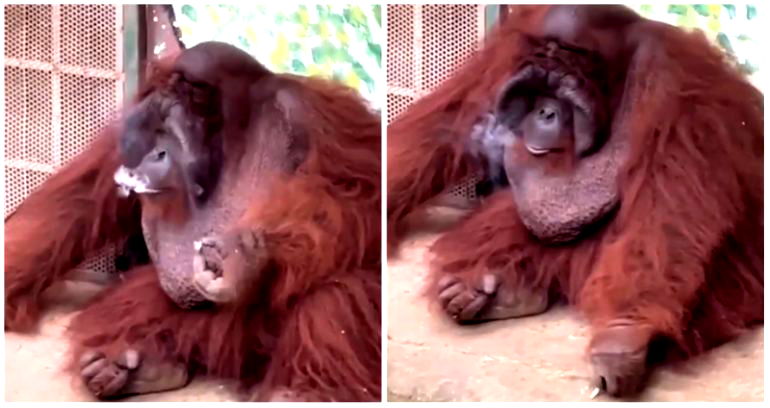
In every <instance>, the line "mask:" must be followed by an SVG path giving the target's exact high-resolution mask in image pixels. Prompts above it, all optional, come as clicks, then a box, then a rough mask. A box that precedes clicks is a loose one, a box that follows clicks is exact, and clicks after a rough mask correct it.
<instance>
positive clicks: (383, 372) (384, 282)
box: [379, 4, 390, 402]
mask: <svg viewBox="0 0 770 408" xmlns="http://www.w3.org/2000/svg"><path fill="white" fill-rule="evenodd" d="M382 11H383V12H382V13H381V14H382V20H381V21H382V27H384V28H385V29H384V30H380V41H382V46H381V47H380V50H381V52H382V56H381V61H383V63H382V66H381V67H380V75H379V77H380V81H382V88H383V89H384V90H385V92H381V93H380V95H381V96H380V97H381V98H382V99H383V100H382V102H381V103H380V115H381V116H380V123H381V126H382V127H381V129H382V130H381V131H380V138H381V139H380V140H381V141H380V146H381V151H380V161H381V163H380V168H381V169H382V170H381V172H380V176H381V181H380V188H381V190H382V193H381V194H380V197H381V199H382V202H381V203H380V219H381V220H382V224H381V227H380V231H381V232H380V236H381V237H382V239H381V240H380V245H381V248H380V259H381V262H380V264H381V265H382V266H381V267H380V289H381V290H380V304H381V305H382V313H381V316H382V317H381V319H382V320H381V321H380V327H381V329H380V341H381V343H382V344H381V346H380V364H381V366H380V384H381V387H380V393H381V400H382V401H383V402H387V401H388V285H389V284H388V233H387V231H388V204H387V203H388V163H387V161H388V154H387V153H388V138H387V136H386V135H387V126H388V120H387V115H388V113H387V112H388V110H389V109H390V108H389V107H388V92H387V86H386V85H387V81H388V74H387V72H388V70H387V64H388V61H387V56H388V35H387V34H385V33H387V32H388V29H387V28H388V6H387V5H386V4H383V5H382Z"/></svg>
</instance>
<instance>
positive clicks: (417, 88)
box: [412, 4, 423, 99]
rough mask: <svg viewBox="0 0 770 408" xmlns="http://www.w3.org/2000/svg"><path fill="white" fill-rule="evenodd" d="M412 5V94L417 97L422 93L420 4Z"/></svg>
mask: <svg viewBox="0 0 770 408" xmlns="http://www.w3.org/2000/svg"><path fill="white" fill-rule="evenodd" d="M412 7H414V8H413V10H414V32H413V38H412V40H413V45H412V47H413V49H414V67H413V68H414V95H415V99H417V98H419V97H420V95H421V94H422V74H421V73H422V43H423V38H422V5H421V4H415V5H413V6H412Z"/></svg>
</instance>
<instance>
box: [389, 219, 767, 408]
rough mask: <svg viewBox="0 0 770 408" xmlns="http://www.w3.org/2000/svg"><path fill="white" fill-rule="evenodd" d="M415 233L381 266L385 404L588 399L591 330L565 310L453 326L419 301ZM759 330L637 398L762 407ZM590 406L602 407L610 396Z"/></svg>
mask: <svg viewBox="0 0 770 408" xmlns="http://www.w3.org/2000/svg"><path fill="white" fill-rule="evenodd" d="M435 238H436V235H435V234H433V235H425V234H423V235H421V236H414V237H412V238H411V239H409V240H407V242H405V243H404V245H403V246H402V249H401V252H400V253H399V256H398V257H397V258H396V259H391V260H389V262H388V288H389V289H388V292H389V293H388V297H389V299H388V301H389V302H388V396H389V398H390V400H391V401H589V400H590V398H589V395H590V393H591V391H592V390H591V388H590V387H589V378H590V377H589V375H590V367H589V365H588V364H587V361H586V359H585V357H584V350H585V348H586V346H587V343H588V338H587V334H588V327H587V326H586V324H585V323H584V322H583V321H581V320H580V318H579V316H577V315H576V314H574V313H573V312H572V311H571V310H569V309H567V308H566V307H561V308H556V309H554V310H550V311H549V312H547V313H545V314H543V315H540V316H534V317H528V318H523V319H512V320H507V321H498V322H492V323H486V324H482V325H477V326H464V327H462V326H458V325H456V324H454V323H452V322H451V321H449V320H448V319H444V318H443V316H441V315H440V313H433V314H430V313H429V310H428V306H427V302H426V300H425V298H424V297H422V296H421V290H422V288H423V285H424V279H425V277H426V272H427V269H426V262H425V255H426V253H427V251H426V246H427V245H428V244H429V243H430V242H432V241H433V240H434V239H435ZM763 362H764V334H763V330H762V329H757V330H754V331H752V332H751V333H748V334H747V335H745V336H743V337H741V338H740V339H738V340H737V341H734V342H732V343H729V344H727V345H725V346H722V347H720V348H717V349H715V350H713V351H712V352H710V353H708V354H706V355H704V356H702V357H699V358H697V359H694V360H691V361H689V362H687V363H685V364H681V365H680V366H677V367H672V366H668V367H664V368H663V369H661V370H658V371H657V372H656V373H655V374H654V375H653V377H652V379H651V383H650V386H649V388H648V389H647V391H646V392H645V393H644V394H643V395H641V396H640V398H641V400H643V401H762V400H763V398H764V370H763ZM597 400H600V401H601V400H606V401H609V400H611V398H609V397H607V396H604V395H602V396H599V397H598V398H597Z"/></svg>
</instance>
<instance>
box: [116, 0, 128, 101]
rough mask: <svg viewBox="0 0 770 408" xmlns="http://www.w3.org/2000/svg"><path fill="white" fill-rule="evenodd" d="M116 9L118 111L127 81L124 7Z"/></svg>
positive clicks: (119, 6) (119, 5) (118, 5)
mask: <svg viewBox="0 0 770 408" xmlns="http://www.w3.org/2000/svg"><path fill="white" fill-rule="evenodd" d="M113 7H115V41H116V44H115V50H116V51H115V54H116V56H117V58H116V59H115V67H114V69H115V72H118V73H120V75H119V77H118V80H117V81H115V98H116V100H115V102H116V104H115V106H116V107H117V109H116V110H119V109H121V108H122V107H123V84H124V82H125V80H126V73H125V71H124V66H123V7H124V6H123V5H121V4H117V5H114V6H113Z"/></svg>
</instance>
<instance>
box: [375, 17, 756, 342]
mask: <svg viewBox="0 0 770 408" xmlns="http://www.w3.org/2000/svg"><path fill="white" fill-rule="evenodd" d="M546 10H547V8H546V7H535V8H531V9H525V10H523V11H522V12H520V13H519V14H518V15H516V16H512V17H510V18H509V19H508V20H507V21H505V22H504V23H503V24H502V25H501V26H499V27H497V30H496V31H495V32H494V34H492V35H491V36H490V37H489V38H488V40H487V42H486V43H485V45H484V47H483V48H482V49H481V50H480V51H479V52H478V53H476V55H474V56H473V57H472V58H471V59H470V60H469V61H467V62H466V63H465V65H464V66H463V67H461V68H460V69H458V70H457V72H456V74H455V75H454V76H453V77H451V78H450V79H449V80H447V81H446V82H445V83H444V84H443V85H442V86H441V87H439V88H438V89H437V90H435V91H434V92H432V93H431V94H429V95H428V96H426V97H424V98H423V99H421V100H419V101H418V102H416V103H415V105H413V106H412V107H411V108H410V109H409V110H407V111H406V112H405V113H404V114H402V115H401V116H400V117H399V118H397V119H396V120H395V121H394V122H393V123H392V124H391V125H390V127H389V129H388V186H387V188H388V218H389V221H388V230H389V234H390V235H389V238H388V240H389V245H388V246H389V250H390V252H391V253H393V252H394V251H395V249H396V248H397V245H398V241H399V239H400V238H401V237H402V236H403V235H404V233H405V231H404V228H405V225H406V223H405V219H406V216H407V214H409V213H412V212H414V211H415V210H418V209H420V208H421V206H423V205H425V204H426V203H427V200H428V199H429V198H430V197H433V196H435V195H437V194H438V193H440V192H442V191H445V189H447V188H448V187H449V186H451V185H452V184H453V183H457V182H459V181H460V180H461V179H462V178H463V177H465V176H466V175H467V174H469V172H471V171H481V170H482V169H483V167H482V166H481V165H480V164H479V163H477V162H475V161H474V160H473V158H472V157H471V156H470V155H469V154H468V153H467V138H468V135H469V133H470V132H469V131H470V128H471V126H472V125H473V123H474V121H475V120H476V118H478V117H479V116H480V115H481V114H482V113H484V112H486V111H488V110H489V107H490V104H491V103H492V102H493V99H494V97H495V96H496V95H497V94H498V91H499V89H500V88H501V85H502V84H503V83H504V82H505V81H506V80H507V78H510V76H511V75H512V74H513V72H512V70H513V69H515V68H516V61H517V60H519V59H520V56H522V55H526V54H527V52H528V48H527V45H526V41H523V40H522V35H521V33H522V32H535V31H534V28H536V27H538V24H539V22H540V21H541V19H542V18H543V16H544V14H545V12H546ZM640 34H641V35H644V36H650V38H657V40H658V47H657V48H656V51H655V55H654V58H653V59H651V60H650V61H652V62H651V63H650V65H649V66H643V67H639V70H638V71H636V73H635V74H634V76H633V77H631V78H630V80H631V81H633V82H634V83H636V84H643V85H644V86H640V87H638V88H637V90H636V91H634V92H636V94H635V95H634V100H635V101H636V103H635V104H634V105H633V106H632V107H631V110H630V113H629V114H628V117H627V118H626V119H628V120H627V122H626V124H627V125H626V127H625V129H624V130H625V131H626V135H627V136H625V137H628V138H629V140H630V142H631V146H632V148H631V156H630V158H629V159H628V161H627V162H626V163H625V165H624V167H623V168H622V171H621V179H620V180H619V185H620V186H621V197H622V199H621V206H620V208H619V210H618V212H617V213H616V214H615V215H614V217H613V218H612V219H611V220H610V221H609V223H608V224H607V225H604V226H602V227H601V229H600V230H598V231H596V232H595V233H593V234H591V235H588V236H586V237H584V238H581V239H580V240H578V241H576V242H573V243H570V244H566V245H559V246H547V245H544V244H542V243H539V242H538V241H537V240H536V239H534V238H533V237H532V236H531V234H529V233H528V232H527V231H526V229H525V228H524V226H523V225H522V223H521V221H520V220H519V219H518V216H517V214H516V208H515V205H514V202H513V200H512V198H511V197H510V192H509V191H498V192H496V193H494V194H493V195H492V196H491V197H489V198H488V199H487V200H486V201H485V202H484V203H483V204H482V205H481V206H480V207H479V208H477V209H476V210H475V211H474V212H472V213H471V214H470V215H469V216H468V217H467V218H466V219H464V220H463V221H461V222H460V223H459V224H458V225H456V226H455V227H454V228H453V229H451V230H450V231H449V232H447V233H446V234H444V235H443V236H442V237H441V238H440V239H439V240H438V241H437V242H436V243H435V244H434V246H433V247H432V252H433V253H434V254H435V261H434V263H433V264H432V276H433V279H434V285H435V280H437V279H438V278H440V277H441V276H442V274H443V273H454V274H459V275H461V276H463V277H464V278H467V279H468V280H469V281H471V277H473V276H479V275H480V274H482V273H486V272H488V271H496V272H499V273H501V274H502V278H503V279H502V280H503V284H506V285H526V286H527V287H531V288H533V290H551V291H553V292H555V293H557V294H559V295H561V296H562V297H563V298H565V299H566V300H567V301H568V302H570V303H572V304H575V305H577V307H578V308H579V309H580V310H581V311H582V312H584V314H585V316H587V318H588V319H589V321H590V322H591V323H592V326H593V327H594V329H597V330H599V329H602V328H603V327H605V325H606V324H608V322H610V321H612V320H615V319H621V318H628V319H632V320H633V321H636V322H638V323H640V324H650V325H652V326H653V327H654V329H655V331H656V334H657V335H660V336H664V337H666V338H668V339H671V340H673V344H676V345H678V346H679V347H677V348H676V350H678V351H681V352H684V354H685V355H691V354H694V353H698V352H701V351H703V350H704V349H706V348H708V347H712V346H715V345H718V344H720V343H722V342H724V341H727V340H729V339H731V338H734V337H735V336H736V335H738V334H739V333H741V332H742V331H744V330H745V329H746V328H747V327H749V326H750V325H752V324H754V323H761V322H762V321H763V320H764V315H763V290H764V279H763V249H762V247H763V246H762V244H763V235H762V234H763V222H764V221H763V184H762V183H763V160H764V156H763V148H764V141H763V124H764V122H763V101H762V95H761V93H760V92H759V91H758V90H756V89H755V88H754V87H753V86H752V85H751V84H750V83H749V82H748V81H747V80H746V79H745V78H744V76H743V75H742V74H740V73H739V72H738V70H737V69H736V68H735V67H734V65H733V64H732V63H731V62H730V61H728V59H727V58H726V57H725V56H724V55H723V53H722V52H721V51H720V50H718V49H717V48H716V47H715V46H713V45H712V44H710V43H709V42H708V40H707V39H706V38H705V37H704V36H703V35H702V34H701V33H698V32H685V31H683V30H680V29H677V28H674V27H670V26H664V25H662V24H647V25H645V26H644V27H643V28H642V31H641V33H640ZM434 292H435V291H434ZM434 292H431V293H434Z"/></svg>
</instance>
